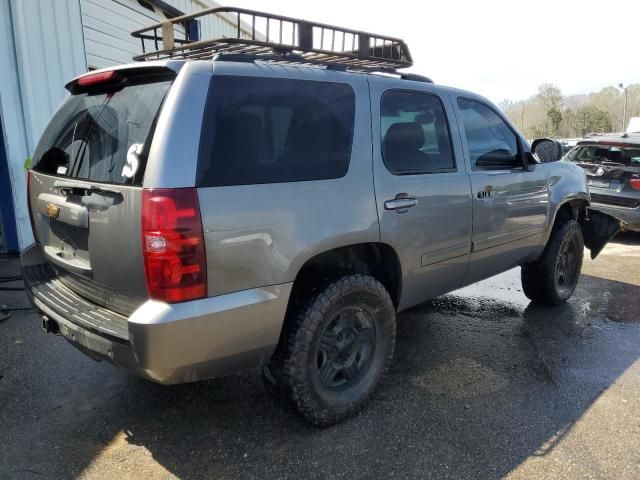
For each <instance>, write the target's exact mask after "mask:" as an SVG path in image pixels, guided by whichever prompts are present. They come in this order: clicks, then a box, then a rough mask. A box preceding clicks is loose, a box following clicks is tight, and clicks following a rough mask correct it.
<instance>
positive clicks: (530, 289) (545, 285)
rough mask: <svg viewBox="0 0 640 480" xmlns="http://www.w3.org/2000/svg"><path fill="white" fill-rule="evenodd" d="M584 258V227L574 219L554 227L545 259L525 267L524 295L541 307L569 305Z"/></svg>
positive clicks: (523, 270)
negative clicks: (566, 303)
mask: <svg viewBox="0 0 640 480" xmlns="http://www.w3.org/2000/svg"><path fill="white" fill-rule="evenodd" d="M583 256H584V239H583V237H582V228H581V227H580V224H579V223H578V222H577V221H576V220H574V219H571V220H569V221H567V222H565V223H562V224H559V225H556V226H554V228H553V231H552V233H551V237H550V238H549V241H548V243H547V246H546V248H545V250H544V252H543V254H542V256H541V257H540V258H539V259H538V260H536V261H535V262H531V263H527V264H525V265H523V266H522V271H521V279H522V290H523V291H524V294H525V295H526V296H527V297H528V298H529V299H530V300H531V301H533V302H535V303H539V304H541V305H560V304H561V303H564V302H566V301H567V300H568V299H569V298H570V297H571V295H573V292H574V290H575V288H576V285H577V284H578V279H579V278H580V271H581V269H582V259H583Z"/></svg>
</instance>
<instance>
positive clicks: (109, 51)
mask: <svg viewBox="0 0 640 480" xmlns="http://www.w3.org/2000/svg"><path fill="white" fill-rule="evenodd" d="M164 1H165V3H167V4H169V5H171V6H172V7H175V8H177V9H178V10H180V11H181V12H184V13H185V14H188V13H195V12H199V11H201V10H204V9H207V8H211V7H217V6H220V5H219V4H218V3H215V2H210V1H204V0H164ZM80 6H81V9H82V23H83V30H84V42H85V46H86V54H87V65H89V66H90V67H95V68H103V67H108V66H111V65H116V64H120V63H130V62H131V61H132V57H133V56H135V55H137V54H139V53H141V51H142V50H141V46H140V40H138V39H135V38H133V37H132V36H131V32H132V31H133V30H137V29H139V28H142V27H146V26H148V25H151V24H153V23H157V22H160V21H163V20H166V17H165V16H164V15H163V14H162V13H161V12H160V11H159V10H158V9H156V11H155V12H152V11H150V10H149V9H147V8H145V7H143V6H142V5H140V4H139V3H138V1H137V0H80ZM199 21H200V33H201V37H202V38H214V37H222V36H235V35H236V34H237V30H236V29H237V27H236V25H235V24H234V23H232V21H230V19H229V18H227V17H223V16H220V17H214V16H209V17H206V18H203V19H200V20H199Z"/></svg>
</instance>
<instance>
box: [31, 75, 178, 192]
mask: <svg viewBox="0 0 640 480" xmlns="http://www.w3.org/2000/svg"><path fill="white" fill-rule="evenodd" d="M170 85H171V80H170V79H169V78H168V77H167V76H166V75H165V76H163V77H161V78H158V77H157V76H154V77H151V78H150V77H149V76H144V77H136V78H133V79H128V80H127V83H126V86H125V87H124V88H122V89H120V90H117V91H115V92H113V91H111V92H106V93H105V92H103V93H100V92H98V93H80V94H76V95H71V96H69V97H68V98H67V99H66V100H65V101H64V103H63V104H62V106H61V108H60V110H59V111H58V112H57V113H56V114H55V116H54V117H53V118H52V120H51V121H50V123H49V125H48V126H47V128H46V130H45V132H44V134H43V135H42V138H41V139H40V142H39V143H38V147H37V149H36V152H35V154H34V156H33V160H32V168H33V170H35V171H37V172H41V173H47V174H51V175H58V176H60V177H67V178H77V179H83V180H91V181H95V182H106V183H114V184H139V183H141V182H142V175H143V173H144V165H145V162H146V154H147V153H148V149H149V144H150V139H151V135H150V134H151V133H152V129H153V126H154V125H155V120H156V117H157V114H158V112H159V110H160V105H161V104H162V101H163V100H164V98H165V96H166V94H167V91H168V90H169V87H170Z"/></svg>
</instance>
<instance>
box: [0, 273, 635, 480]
mask: <svg viewBox="0 0 640 480" xmlns="http://www.w3.org/2000/svg"><path fill="white" fill-rule="evenodd" d="M639 298H640V287H638V286H635V285H631V284H625V283H620V282H614V281H610V280H603V279H600V278H595V277H589V276H583V277H582V279H581V282H580V285H579V288H578V291H577V292H576V295H575V296H574V298H573V299H572V300H571V302H570V303H569V304H567V305H564V306H561V307H557V308H539V307H535V306H533V305H529V304H527V302H526V301H525V298H524V296H523V295H522V293H521V292H520V291H519V271H518V270H515V271H511V272H508V273H507V274H504V275H502V276H500V277H497V278H496V279H494V280H491V281H490V283H487V282H484V283H482V284H479V285H477V286H474V287H471V288H469V289H465V290H461V291H458V292H456V293H455V294H452V295H448V296H445V297H442V298H438V299H436V300H434V301H432V302H430V303H427V304H424V305H422V306H419V307H417V308H414V309H412V310H410V311H407V312H405V313H403V314H401V315H400V319H399V325H398V342H397V355H396V358H395V361H394V364H393V367H392V369H391V371H390V372H389V374H388V375H387V377H386V378H385V380H384V381H383V382H382V384H381V385H380V387H379V389H378V391H377V393H376V395H375V397H374V398H373V401H372V402H371V404H370V405H369V407H368V408H367V409H366V410H365V411H364V412H362V413H361V414H360V415H358V416H357V417H355V418H354V419H352V420H349V421H347V422H345V423H343V424H341V425H338V426H336V427H333V428H329V429H324V430H321V429H316V428H313V427H310V426H308V425H307V424H305V423H304V422H303V421H301V420H300V419H299V418H298V417H297V416H296V415H294V414H293V413H291V412H290V411H287V410H286V409H284V408H282V407H279V406H278V405H277V404H275V403H274V402H273V401H272V400H271V398H270V397H269V396H268V395H267V394H266V393H265V391H264V390H263V388H262V385H261V383H260V379H259V376H258V375H257V374H256V373H255V372H251V373H247V374H244V375H240V376H234V377H229V378H224V379H219V380H213V381H208V382H203V383H199V384H191V385H183V386H174V387H163V386H159V385H155V384H152V383H148V382H145V381H142V380H138V379H136V378H133V377H130V376H128V375H127V374H125V373H123V372H121V371H118V370H116V369H113V368H112V367H110V366H109V365H106V364H104V363H102V364H97V363H93V362H92V361H91V360H89V359H87V358H85V357H84V356H83V355H81V354H80V353H79V352H77V351H75V350H73V349H72V347H70V346H69V345H67V344H66V343H65V342H63V340H61V339H59V338H58V339H56V338H52V337H51V336H46V335H44V334H41V333H40V332H36V329H37V324H38V320H37V317H36V316H35V315H34V314H18V315H14V317H13V318H12V319H11V320H9V321H7V322H5V323H4V324H0V334H1V335H2V344H3V345H7V347H6V348H4V347H3V348H2V351H1V352H0V361H1V363H0V375H1V377H0V399H2V400H1V402H2V404H3V406H2V413H0V431H1V432H5V433H3V434H2V436H3V437H5V438H4V439H3V443H4V445H3V449H2V451H1V452H0V477H3V478H4V477H20V478H45V477H57V478H70V477H73V476H77V475H80V474H81V473H82V472H84V474H87V475H89V476H95V477H100V478H112V477H113V478H116V477H118V478H122V476H123V475H124V476H129V475H130V476H148V475H154V474H158V475H160V474H162V473H164V474H166V472H165V470H166V471H168V472H170V473H171V474H173V475H176V476H178V477H181V478H194V477H198V478H216V477H244V478H270V477H293V478H299V477H301V476H304V477H328V476H331V477H347V478H361V477H389V476H391V475H395V476H403V477H417V476H420V477H428V476H431V477H435V478H444V477H448V478H473V477H475V478H499V477H502V476H504V475H506V474H507V473H509V472H510V471H512V470H513V469H514V468H515V467H517V466H518V465H519V464H521V463H522V462H523V461H524V460H525V459H527V458H529V457H531V456H544V455H547V454H548V453H549V452H550V451H552V450H553V448H554V446H555V444H556V443H557V441H559V440H560V439H561V438H562V436H563V435H564V434H565V432H567V431H568V430H569V429H570V428H571V426H572V425H573V424H574V422H576V420H577V419H579V418H580V417H581V416H582V415H583V414H584V412H585V411H586V410H587V409H588V408H589V407H590V405H591V404H592V403H593V402H594V400H595V399H596V398H598V396H599V395H600V394H601V393H602V392H603V391H604V390H605V389H607V388H608V387H609V386H611V385H612V384H613V383H614V382H616V379H618V378H619V377H620V375H621V374H622V373H623V372H624V371H625V370H626V369H627V368H628V367H629V366H630V365H632V364H633V363H634V362H635V361H636V360H637V359H638V358H639V357H640V324H639V323H638V321H637V320H638V312H639V311H640V305H639V304H638V301H639V300H638V299H639ZM0 303H2V297H0ZM17 342H20V343H17ZM632 413H633V412H632ZM636 414H637V412H636V413H633V415H636ZM114 439H115V440H114ZM140 447H144V448H140ZM150 457H152V458H150ZM156 462H157V463H156ZM158 464H159V465H158Z"/></svg>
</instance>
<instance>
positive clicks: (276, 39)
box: [131, 7, 413, 69]
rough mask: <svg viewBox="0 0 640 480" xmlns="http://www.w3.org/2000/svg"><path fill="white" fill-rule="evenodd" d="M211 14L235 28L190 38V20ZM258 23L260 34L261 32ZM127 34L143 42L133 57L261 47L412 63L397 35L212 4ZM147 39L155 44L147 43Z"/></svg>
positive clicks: (201, 55)
mask: <svg viewBox="0 0 640 480" xmlns="http://www.w3.org/2000/svg"><path fill="white" fill-rule="evenodd" d="M210 15H216V16H222V17H224V18H225V19H226V20H227V21H229V22H231V24H232V25H233V27H234V28H232V29H230V30H229V32H227V33H232V35H231V36H228V37H220V38H210V39H203V40H195V41H194V40H193V39H191V38H190V37H189V31H190V29H189V28H187V27H186V26H187V25H188V23H189V22H190V21H192V20H195V19H198V18H202V17H206V16H210ZM261 26H262V27H263V31H264V33H260V27H261ZM131 35H132V36H133V37H135V38H139V39H140V42H141V45H142V54H140V55H137V56H135V57H134V60H158V59H167V58H182V59H194V58H198V59H205V58H213V56H215V55H216V54H218V53H220V52H224V51H230V50H231V51H234V52H237V53H238V52H239V53H255V51H256V50H261V53H262V54H265V55H266V54H269V53H276V54H297V55H302V56H303V57H310V58H312V59H313V60H315V61H318V62H322V63H344V62H354V63H355V62H357V63H358V64H359V65H361V66H363V67H373V68H379V67H385V68H387V67H388V68H393V69H398V68H406V67H410V66H411V65H413V60H412V58H411V54H410V52H409V48H408V47H407V45H406V43H405V42H404V41H402V40H401V39H399V38H394V37H389V36H385V35H379V34H373V33H367V32H361V31H357V30H351V29H348V28H342V27H336V26H334V25H327V24H323V23H317V22H310V21H307V20H300V19H297V18H291V17H285V16H282V15H273V14H270V13H263V12H258V11H255V10H247V9H244V8H233V7H216V8H210V9H207V10H202V11H200V12H197V13H192V14H189V15H182V16H180V17H175V18H172V19H169V20H166V21H164V22H160V23H156V24H153V25H150V26H148V27H146V28H142V29H139V30H136V31H134V32H132V33H131ZM234 35H235V36H234ZM149 42H151V44H152V46H153V49H149V48H148V46H149ZM256 47H261V48H256Z"/></svg>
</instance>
